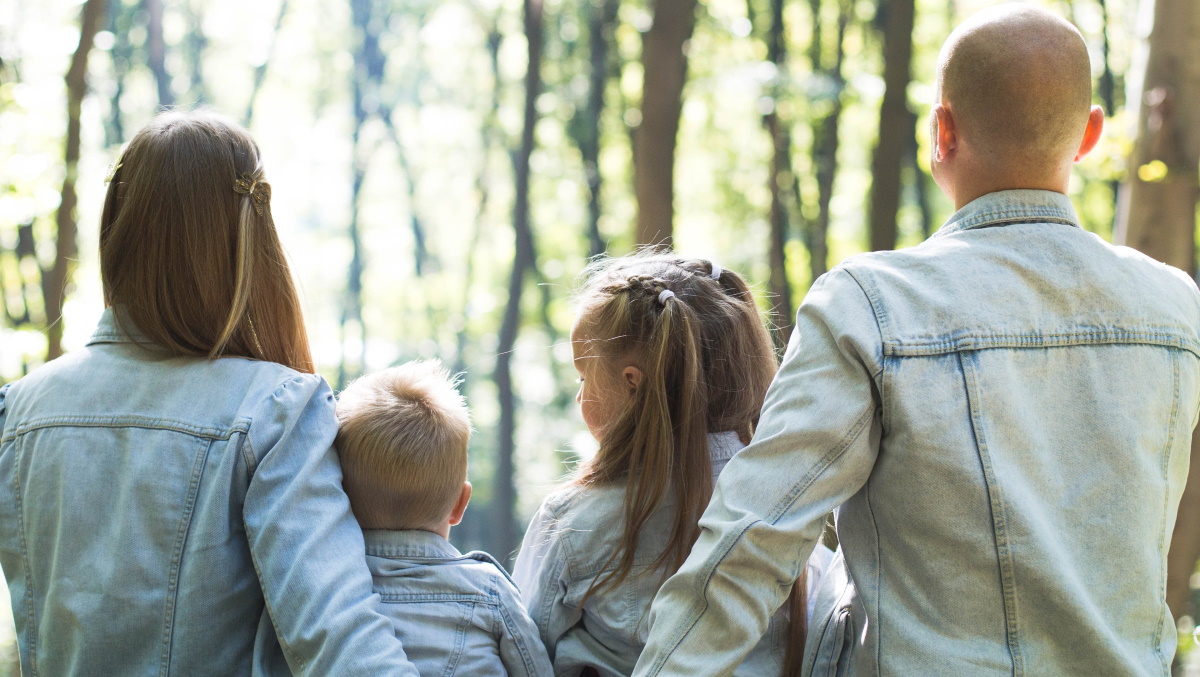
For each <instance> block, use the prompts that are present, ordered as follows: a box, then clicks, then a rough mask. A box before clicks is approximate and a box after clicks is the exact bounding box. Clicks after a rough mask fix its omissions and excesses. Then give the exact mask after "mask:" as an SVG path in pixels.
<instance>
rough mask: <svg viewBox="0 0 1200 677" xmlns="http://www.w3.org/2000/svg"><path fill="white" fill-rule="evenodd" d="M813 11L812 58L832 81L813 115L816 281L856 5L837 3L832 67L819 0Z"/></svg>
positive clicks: (824, 254)
mask: <svg viewBox="0 0 1200 677" xmlns="http://www.w3.org/2000/svg"><path fill="white" fill-rule="evenodd" d="M809 6H810V8H811V9H812V14H813V26H814V29H813V44H811V45H810V46H809V50H808V55H809V60H810V61H812V68H813V72H814V73H821V74H822V76H823V77H826V78H829V80H830V81H831V82H832V89H833V94H832V97H833V99H832V102H831V103H832V105H831V106H830V110H829V112H828V113H826V114H825V116H824V117H820V118H814V119H813V121H812V125H813V150H812V154H813V165H814V166H815V168H816V171H815V174H816V179H817V220H816V221H815V222H814V223H813V224H811V225H812V228H811V229H810V230H809V233H808V237H807V243H808V253H809V266H810V269H811V272H812V279H813V281H814V282H815V281H816V279H817V278H818V277H821V276H822V275H824V274H825V272H826V271H827V270H829V261H828V258H829V246H828V242H827V238H828V234H829V221H830V213H829V204H830V202H831V201H832V199H833V180H834V178H835V177H836V176H837V153H838V142H839V137H838V135H839V130H838V127H839V125H840V122H841V117H842V90H843V89H844V88H845V81H844V80H843V78H842V61H843V60H844V58H845V54H846V52H845V48H844V45H845V41H846V28H847V27H848V26H849V24H850V17H851V11H852V9H853V7H852V4H851V2H850V0H840V1H839V3H838V24H837V33H836V43H835V52H834V61H833V67H832V68H825V67H824V66H823V63H822V58H821V43H820V32H819V30H818V28H817V27H818V26H819V22H820V20H821V2H820V0H809Z"/></svg>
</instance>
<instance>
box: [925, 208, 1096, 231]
mask: <svg viewBox="0 0 1200 677" xmlns="http://www.w3.org/2000/svg"><path fill="white" fill-rule="evenodd" d="M1073 216H1074V215H1073V214H1072V213H1070V212H1068V211H1067V210H1065V209H1062V208H1060V207H1050V206H1037V207H1018V208H1014V209H1003V210H997V209H989V210H987V211H985V212H983V213H982V214H978V215H976V216H972V217H970V218H966V219H963V220H961V221H954V222H951V223H947V224H945V225H943V226H942V227H941V228H939V229H938V231H937V232H936V233H934V234H933V235H931V236H930V237H941V236H946V235H954V234H957V233H961V232H963V231H966V230H973V229H976V228H980V227H990V226H1008V225H1016V224H1021V223H1039V224H1040V223H1046V224H1054V225H1063V226H1073V227H1075V228H1078V227H1079V223H1078V222H1077V221H1076V220H1075V219H1074V218H1073Z"/></svg>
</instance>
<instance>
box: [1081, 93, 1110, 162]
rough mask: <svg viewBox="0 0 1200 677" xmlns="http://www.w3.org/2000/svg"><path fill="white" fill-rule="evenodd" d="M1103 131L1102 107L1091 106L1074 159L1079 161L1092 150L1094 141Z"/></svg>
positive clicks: (1094, 144) (1097, 139)
mask: <svg viewBox="0 0 1200 677" xmlns="http://www.w3.org/2000/svg"><path fill="white" fill-rule="evenodd" d="M1103 131H1104V109H1103V108H1101V107H1099V106H1092V110H1091V112H1089V113H1088V121H1087V127H1086V128H1085V129H1084V130H1083V141H1082V142H1081V143H1080V144H1079V152H1078V153H1076V154H1075V161H1076V162H1079V161H1080V160H1082V159H1083V157H1084V156H1085V155H1087V154H1088V153H1090V152H1092V149H1093V148H1095V147H1096V143H1097V142H1099V141H1100V133H1101V132H1103Z"/></svg>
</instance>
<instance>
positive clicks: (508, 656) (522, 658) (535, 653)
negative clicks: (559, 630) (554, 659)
mask: <svg viewBox="0 0 1200 677" xmlns="http://www.w3.org/2000/svg"><path fill="white" fill-rule="evenodd" d="M499 592H500V606H499V608H497V610H496V613H497V614H499V616H500V619H499V620H500V662H502V663H503V664H504V669H505V671H507V672H508V674H509V677H551V675H553V674H554V670H553V668H552V667H551V666H550V657H549V656H548V655H547V654H546V646H545V645H544V644H543V643H542V638H541V637H540V636H539V635H538V629H537V626H536V625H534V623H533V619H531V618H530V617H529V612H528V611H526V610H525V605H524V604H522V603H521V599H520V593H519V592H518V591H517V589H516V587H515V586H514V585H512V584H511V583H509V581H508V579H507V578H505V579H504V580H503V581H502V585H501V586H500V591H499Z"/></svg>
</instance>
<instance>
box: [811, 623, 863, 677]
mask: <svg viewBox="0 0 1200 677" xmlns="http://www.w3.org/2000/svg"><path fill="white" fill-rule="evenodd" d="M853 658H854V613H853V611H852V610H851V608H850V607H849V606H844V607H839V608H837V609H834V612H833V617H832V618H830V619H829V622H828V623H827V624H826V625H825V632H823V633H821V637H820V641H819V642H818V643H817V651H816V659H815V660H814V661H813V668H812V672H811V673H810V674H811V677H844V676H845V675H848V674H850V661H851V660H852V659H853Z"/></svg>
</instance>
